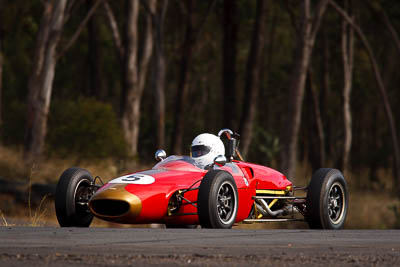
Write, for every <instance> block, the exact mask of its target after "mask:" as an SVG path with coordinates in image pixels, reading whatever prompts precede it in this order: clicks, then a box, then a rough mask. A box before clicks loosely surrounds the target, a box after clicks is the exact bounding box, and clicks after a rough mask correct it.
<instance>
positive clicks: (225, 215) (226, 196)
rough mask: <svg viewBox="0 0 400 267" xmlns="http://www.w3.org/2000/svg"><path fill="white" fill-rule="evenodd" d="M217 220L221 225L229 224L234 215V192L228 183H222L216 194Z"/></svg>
mask: <svg viewBox="0 0 400 267" xmlns="http://www.w3.org/2000/svg"><path fill="white" fill-rule="evenodd" d="M217 213H218V218H219V220H220V221H221V222H222V223H223V224H230V223H232V221H233V220H234V219H235V214H236V192H235V189H234V187H233V186H232V184H231V183H229V182H224V183H222V184H221V186H220V187H219V188H218V194H217Z"/></svg>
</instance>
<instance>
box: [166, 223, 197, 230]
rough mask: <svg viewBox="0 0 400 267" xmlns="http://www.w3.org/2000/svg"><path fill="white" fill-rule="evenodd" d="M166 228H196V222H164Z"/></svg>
mask: <svg viewBox="0 0 400 267" xmlns="http://www.w3.org/2000/svg"><path fill="white" fill-rule="evenodd" d="M165 228H167V229H196V228H197V225H196V224H166V225H165Z"/></svg>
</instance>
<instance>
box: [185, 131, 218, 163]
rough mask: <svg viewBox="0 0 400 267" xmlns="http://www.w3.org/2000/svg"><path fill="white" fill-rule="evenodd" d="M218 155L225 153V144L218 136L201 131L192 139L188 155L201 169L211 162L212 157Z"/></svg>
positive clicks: (212, 160)
mask: <svg viewBox="0 0 400 267" xmlns="http://www.w3.org/2000/svg"><path fill="white" fill-rule="evenodd" d="M219 155H223V156H224V155H225V146H224V143H222V141H221V139H220V138H219V137H218V136H216V135H213V134H209V133H203V134H200V135H198V136H196V138H195V139H193V141H192V145H191V147H190V156H191V157H192V158H193V159H194V160H195V161H196V163H197V164H198V165H199V166H201V167H202V168H203V169H206V168H208V167H209V166H210V165H211V164H213V163H214V159H215V158H216V157H217V156H219Z"/></svg>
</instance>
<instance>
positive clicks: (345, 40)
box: [342, 2, 354, 172]
mask: <svg viewBox="0 0 400 267" xmlns="http://www.w3.org/2000/svg"><path fill="white" fill-rule="evenodd" d="M345 3H346V5H347V2H345ZM353 50H354V30H353V28H350V29H348V23H347V22H346V21H345V20H344V19H343V22H342V59H343V75H344V86H343V123H344V125H343V126H344V144H343V156H342V170H343V171H344V172H345V171H347V170H348V163H349V158H350V148H351V143H352V142H351V141H352V127H351V121H352V117H351V108H350V94H351V87H352V83H353V61H354V60H353V54H354V53H353Z"/></svg>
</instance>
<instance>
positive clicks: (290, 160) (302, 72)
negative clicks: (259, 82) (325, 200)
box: [281, 0, 328, 179]
mask: <svg viewBox="0 0 400 267" xmlns="http://www.w3.org/2000/svg"><path fill="white" fill-rule="evenodd" d="M327 2H328V0H321V1H319V3H318V5H317V7H316V8H315V11H314V15H311V6H310V0H304V2H303V4H302V16H303V18H302V27H301V32H300V38H299V41H298V46H297V47H298V49H299V51H298V57H297V58H296V59H295V67H294V71H293V75H292V80H291V84H290V88H289V109H288V113H287V120H286V121H285V125H284V128H283V129H282V137H281V144H282V150H281V170H282V172H283V173H285V174H286V176H288V177H289V178H291V179H293V177H294V174H295V170H296V155H297V142H298V135H299V130H300V124H301V110H302V104H303V97H304V87H305V81H306V76H307V71H308V66H309V63H310V57H311V53H312V49H313V47H314V42H315V36H316V34H317V32H318V29H319V26H320V22H321V18H322V16H323V14H324V12H325V10H326V6H327Z"/></svg>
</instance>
